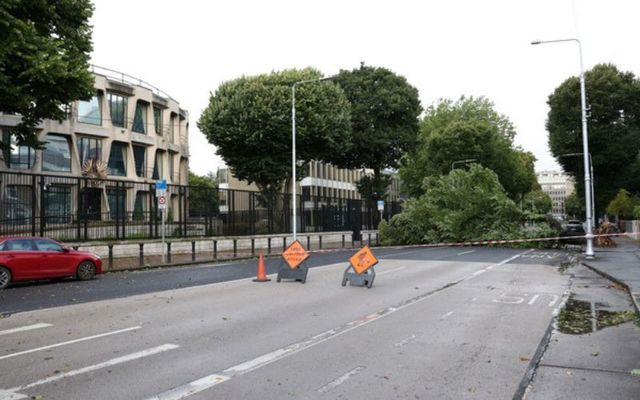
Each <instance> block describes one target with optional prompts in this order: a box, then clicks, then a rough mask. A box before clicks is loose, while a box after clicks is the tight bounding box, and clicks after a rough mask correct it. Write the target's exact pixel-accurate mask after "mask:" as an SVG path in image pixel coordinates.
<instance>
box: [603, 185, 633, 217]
mask: <svg viewBox="0 0 640 400" xmlns="http://www.w3.org/2000/svg"><path fill="white" fill-rule="evenodd" d="M607 213H608V214H611V215H615V216H616V219H617V218H619V217H623V218H624V217H631V216H632V213H633V202H632V201H631V196H630V193H629V192H628V191H627V190H625V189H620V190H619V191H618V194H616V197H614V198H613V200H611V202H609V205H608V206H607Z"/></svg>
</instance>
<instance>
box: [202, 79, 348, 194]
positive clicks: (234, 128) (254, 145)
mask: <svg viewBox="0 0 640 400" xmlns="http://www.w3.org/2000/svg"><path fill="white" fill-rule="evenodd" d="M319 77H321V74H320V72H318V71H316V70H314V69H311V68H307V69H304V70H286V71H281V72H272V73H271V74H268V75H259V76H253V77H241V78H238V79H235V80H233V81H229V82H225V83H223V84H222V85H220V87H219V88H218V89H217V90H216V92H215V93H213V94H211V96H210V98H209V105H208V106H207V108H206V109H205V110H204V111H203V113H202V115H201V116H200V119H199V120H198V128H200V130H201V131H202V132H203V133H204V134H205V136H206V137H207V139H208V140H209V142H210V143H212V144H213V145H215V146H216V147H217V154H219V155H220V156H221V157H222V158H223V159H224V160H225V162H226V164H227V165H228V166H229V167H231V169H232V170H233V172H234V175H235V176H236V178H238V179H240V180H246V181H248V182H249V183H253V182H255V183H256V185H257V186H258V188H259V189H260V191H261V192H262V194H263V195H264V196H265V197H266V198H267V199H268V201H272V200H273V199H274V198H275V195H276V193H278V192H280V191H281V190H282V188H283V186H284V184H285V182H286V180H287V179H291V175H292V171H291V87H292V85H293V84H294V83H295V82H298V81H302V80H308V79H317V78H319ZM296 131H297V135H296V152H297V158H298V160H300V161H301V162H303V163H304V162H308V161H311V160H322V161H326V162H333V161H339V160H340V159H342V158H343V155H342V153H343V152H344V151H347V149H348V144H349V138H350V105H349V102H348V100H347V99H346V97H345V95H344V92H343V91H342V89H341V88H340V87H339V86H338V85H336V84H335V83H332V82H316V83H308V84H305V85H299V86H298V87H297V88H296ZM287 186H288V185H287ZM269 199H270V200H269Z"/></svg>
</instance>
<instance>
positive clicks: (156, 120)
mask: <svg viewBox="0 0 640 400" xmlns="http://www.w3.org/2000/svg"><path fill="white" fill-rule="evenodd" d="M153 124H154V126H155V128H156V134H157V135H160V136H162V110H161V109H160V108H158V107H153Z"/></svg>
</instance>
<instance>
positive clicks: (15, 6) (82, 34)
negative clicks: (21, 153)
mask: <svg viewBox="0 0 640 400" xmlns="http://www.w3.org/2000/svg"><path fill="white" fill-rule="evenodd" d="M92 13H93V6H92V5H91V2H90V1H89V0H58V1H24V0H3V1H0V111H2V112H4V113H17V114H20V115H21V116H22V122H21V124H20V125H19V126H18V127H17V128H16V129H15V130H13V133H14V134H15V135H16V136H17V139H18V142H19V143H20V144H25V145H28V146H32V147H39V145H40V143H39V142H38V139H37V135H36V133H35V131H34V128H35V126H36V125H37V124H38V123H39V122H40V121H42V120H43V119H55V120H60V121H61V120H63V119H64V118H65V117H66V110H65V106H67V105H68V104H70V103H71V102H73V101H75V100H88V99H89V98H91V96H92V94H93V92H94V89H93V76H92V75H91V73H90V71H89V56H90V53H91V50H92V44H91V26H90V25H89V22H88V21H89V18H90V17H91V15H92ZM2 145H3V144H2V143H0V146H2Z"/></svg>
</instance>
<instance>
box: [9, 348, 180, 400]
mask: <svg viewBox="0 0 640 400" xmlns="http://www.w3.org/2000/svg"><path fill="white" fill-rule="evenodd" d="M178 347H180V346H178V345H176V344H163V345H162V346H158V347H153V348H151V349H147V350H142V351H138V352H136V353H132V354H128V355H126V356H122V357H117V358H113V359H111V360H109V361H105V362H102V363H99V364H95V365H90V366H88V367H84V368H80V369H75V370H73V371H69V372H63V373H61V374H57V375H54V376H50V377H48V378H45V379H41V380H39V381H35V382H33V383H29V384H27V385H23V386H19V387H15V388H12V389H9V390H8V391H9V392H17V391H21V390H25V389H29V388H32V387H34V386H40V385H44V384H46V383H51V382H55V381H59V380H61V379H64V378H69V377H71V376H76V375H80V374H84V373H87V372H93V371H97V370H99V369H102V368H107V367H112V366H114V365H117V364H122V363H125V362H128V361H133V360H137V359H139V358H143V357H148V356H151V355H154V354H158V353H162V352H165V351H169V350H173V349H177V348H178ZM0 399H1V400H5V398H4V397H0Z"/></svg>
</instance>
